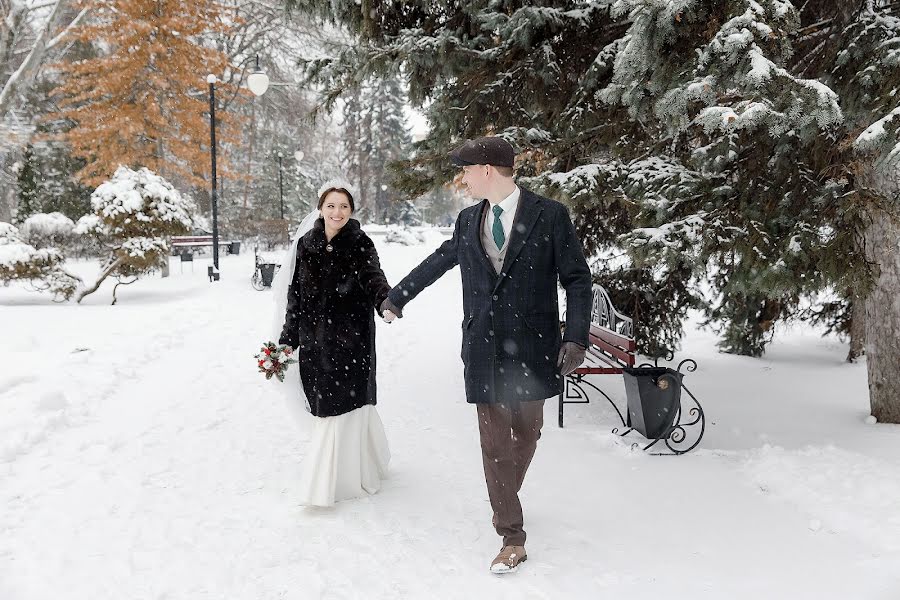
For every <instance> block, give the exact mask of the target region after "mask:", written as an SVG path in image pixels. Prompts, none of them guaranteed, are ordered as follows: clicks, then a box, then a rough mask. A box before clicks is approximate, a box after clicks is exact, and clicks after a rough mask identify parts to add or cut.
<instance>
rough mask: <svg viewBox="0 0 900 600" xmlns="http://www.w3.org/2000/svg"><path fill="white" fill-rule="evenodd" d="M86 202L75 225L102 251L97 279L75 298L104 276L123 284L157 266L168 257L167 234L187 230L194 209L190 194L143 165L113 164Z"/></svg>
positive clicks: (95, 287) (80, 297)
mask: <svg viewBox="0 0 900 600" xmlns="http://www.w3.org/2000/svg"><path fill="white" fill-rule="evenodd" d="M91 206H92V208H93V213H92V214H89V215H85V216H84V217H82V218H81V219H79V220H78V224H77V226H76V230H75V231H76V233H78V234H82V235H88V236H91V237H92V238H94V239H95V240H96V242H97V243H98V244H99V246H100V247H101V248H102V249H103V252H104V255H105V256H104V257H103V258H104V262H103V266H102V268H101V270H100V273H99V274H98V276H97V280H96V281H95V282H94V283H93V284H92V285H91V286H90V287H88V288H85V289H82V290H80V291H79V292H78V294H77V295H76V300H77V301H78V302H81V301H82V300H83V299H84V297H85V296H87V295H89V294H92V293H94V292H96V291H97V290H98V289H99V288H100V285H101V284H102V283H103V282H104V281H105V280H106V278H107V277H110V276H112V277H115V278H116V279H118V280H119V284H125V285H127V284H129V283H134V281H136V280H137V279H138V278H139V277H140V276H142V275H145V274H147V273H151V272H153V271H155V270H157V269H159V268H160V267H162V266H163V265H164V264H165V263H166V261H168V255H169V242H168V239H169V238H170V237H171V236H173V235H184V234H185V233H188V232H189V231H190V230H191V227H192V225H193V219H192V217H191V215H192V214H195V212H196V206H195V205H194V202H193V200H191V198H189V197H187V196H184V195H182V194H181V193H179V192H178V190H176V189H175V188H174V187H173V186H172V184H171V183H169V182H168V181H166V180H165V179H164V178H162V177H160V176H159V175H157V174H155V173H153V172H151V171H149V170H148V169H146V168H141V169H139V170H137V171H133V170H131V169H129V168H128V167H119V168H118V169H117V170H116V172H115V174H114V175H113V176H112V178H110V180H109V181H106V182H104V183H102V184H101V185H99V186H98V187H97V189H96V190H94V193H93V194H91ZM129 279H130V280H129ZM116 287H118V285H117V286H116ZM115 303H116V288H113V304H115Z"/></svg>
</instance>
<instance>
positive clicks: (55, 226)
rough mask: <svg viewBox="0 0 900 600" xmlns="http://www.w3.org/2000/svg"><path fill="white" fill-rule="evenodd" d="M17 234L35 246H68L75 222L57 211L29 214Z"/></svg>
mask: <svg viewBox="0 0 900 600" xmlns="http://www.w3.org/2000/svg"><path fill="white" fill-rule="evenodd" d="M19 235H20V236H21V237H22V239H23V240H25V241H26V242H27V243H28V244H30V245H32V246H34V247H35V248H51V247H52V248H59V249H67V248H69V247H70V246H71V245H72V243H73V241H74V238H75V222H74V221H72V219H70V218H69V217H67V216H66V215H64V214H62V213H59V212H52V213H37V214H34V215H31V216H30V217H28V218H27V219H25V222H24V223H22V226H21V227H20V228H19Z"/></svg>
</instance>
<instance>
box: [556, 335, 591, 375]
mask: <svg viewBox="0 0 900 600" xmlns="http://www.w3.org/2000/svg"><path fill="white" fill-rule="evenodd" d="M584 353H585V349H584V348H582V347H581V346H579V345H578V344H576V343H575V342H563V343H562V346H561V347H560V349H559V357H558V358H557V359H556V366H557V367H559V372H560V373H561V374H562V375H563V377H565V376H566V375H568V374H569V373H571V372H572V371H574V370H575V369H577V368H578V367H579V366H580V365H581V363H583V362H584Z"/></svg>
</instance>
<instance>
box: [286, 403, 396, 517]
mask: <svg viewBox="0 0 900 600" xmlns="http://www.w3.org/2000/svg"><path fill="white" fill-rule="evenodd" d="M311 418H312V419H314V420H315V421H314V423H313V428H312V434H311V435H310V440H309V450H308V452H307V454H306V458H305V460H304V465H303V475H302V477H301V479H300V503H301V504H304V505H307V506H331V505H332V504H334V503H335V502H338V501H340V500H347V499H349V498H358V497H360V496H364V495H366V494H367V493H368V494H374V493H376V492H377V491H378V490H379V489H381V480H382V479H384V478H385V477H386V476H387V468H388V463H389V462H390V460H391V452H390V450H389V449H388V442H387V437H386V436H385V435H384V426H383V425H382V423H381V417H379V416H378V411H377V410H376V409H375V407H374V406H373V405H371V404H367V405H365V406H362V407H360V408H357V409H356V410H351V411H350V412H348V413H344V414H343V415H337V416H335V417H311Z"/></svg>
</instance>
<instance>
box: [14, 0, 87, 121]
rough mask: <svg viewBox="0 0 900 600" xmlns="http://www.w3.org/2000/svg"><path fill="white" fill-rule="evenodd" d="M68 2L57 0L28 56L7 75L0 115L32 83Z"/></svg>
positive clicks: (83, 11)
mask: <svg viewBox="0 0 900 600" xmlns="http://www.w3.org/2000/svg"><path fill="white" fill-rule="evenodd" d="M69 4H70V0H58V1H57V2H56V4H55V5H54V6H53V11H52V13H51V14H50V17H49V18H48V19H47V23H46V25H45V26H44V28H43V29H42V30H41V31H40V32H39V33H38V36H37V39H35V41H34V45H33V46H32V47H31V51H30V52H29V53H28V56H26V57H25V60H24V61H22V64H21V65H19V68H18V69H16V71H15V72H14V73H13V74H12V75H10V76H9V79H7V80H6V83H5V84H4V85H3V88H2V89H0V117H2V116H4V115H6V113H7V111H9V110H10V109H11V108H12V107H13V106H14V105H15V100H17V99H18V97H19V96H21V95H23V94H24V93H25V92H26V91H27V90H28V88H30V87H31V84H32V83H34V78H35V75H37V72H38V68H39V67H40V66H41V63H42V62H43V60H44V55H45V54H46V53H47V50H49V49H50V48H51V47H52V46H53V45H54V44H55V43H56V39H58V38H55V39H54V38H51V35H52V34H53V32H54V31H56V30H57V29H58V28H59V27H60V26H61V25H63V23H61V21H62V19H63V16H64V15H65V13H66V9H67V8H68V6H69ZM86 13H87V9H84V10H82V11H81V12H80V13H78V15H77V16H76V17H75V18H74V19H72V21H70V22H69V23H67V24H65V27H66V28H69V27H72V26H74V25H75V24H77V23H78V22H79V21H80V20H81V19H82V18H83V17H84V15H85V14H86Z"/></svg>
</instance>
